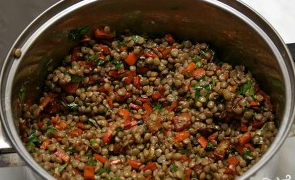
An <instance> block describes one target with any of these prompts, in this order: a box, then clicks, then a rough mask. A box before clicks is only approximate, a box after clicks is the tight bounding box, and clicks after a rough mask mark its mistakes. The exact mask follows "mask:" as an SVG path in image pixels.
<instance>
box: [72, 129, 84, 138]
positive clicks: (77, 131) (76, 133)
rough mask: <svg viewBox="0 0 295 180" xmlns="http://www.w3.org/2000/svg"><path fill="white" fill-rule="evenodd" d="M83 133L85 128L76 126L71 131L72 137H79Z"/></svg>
mask: <svg viewBox="0 0 295 180" xmlns="http://www.w3.org/2000/svg"><path fill="white" fill-rule="evenodd" d="M82 133H83V130H82V129H80V128H76V129H74V130H72V131H71V132H70V136H71V137H79V136H81V135H82Z"/></svg>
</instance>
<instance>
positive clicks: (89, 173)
mask: <svg viewBox="0 0 295 180" xmlns="http://www.w3.org/2000/svg"><path fill="white" fill-rule="evenodd" d="M83 175H84V178H85V179H91V180H92V179H94V176H95V166H90V165H86V166H85V167H84V173H83Z"/></svg>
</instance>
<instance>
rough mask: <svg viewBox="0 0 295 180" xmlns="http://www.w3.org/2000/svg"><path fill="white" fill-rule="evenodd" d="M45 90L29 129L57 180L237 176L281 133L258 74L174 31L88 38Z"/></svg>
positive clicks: (25, 121) (25, 134) (26, 117)
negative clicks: (179, 37) (182, 38)
mask: <svg viewBox="0 0 295 180" xmlns="http://www.w3.org/2000/svg"><path fill="white" fill-rule="evenodd" d="M80 30H81V31H85V29H80ZM79 36H80V35H79ZM74 38H75V37H74ZM45 85H46V87H45V88H44V92H43V96H42V97H41V98H40V101H39V102H38V103H36V104H32V103H31V102H30V101H29V100H26V101H25V103H24V104H23V109H24V110H23V116H22V119H21V120H20V133H21V137H22V140H23V142H24V143H25V145H26V147H27V149H28V151H29V152H30V153H31V154H32V156H33V157H34V158H35V160H36V161H37V162H38V163H39V164H40V165H41V166H42V167H43V168H44V169H45V170H46V171H48V172H49V173H50V174H52V175H53V176H54V177H56V178H57V179H71V180H72V179H105V180H111V179H112V180H117V179H165V180H170V179H184V180H188V179H200V180H204V179H217V180H219V179H234V178H235V177H237V176H239V175H241V174H243V173H244V172H245V171H247V170H248V169H249V168H250V167H251V166H252V165H253V164H254V163H255V162H257V161H258V160H259V158H260V157H261V156H262V155H263V154H264V153H265V152H266V151H267V148H268V146H269V145H270V144H271V142H272V140H273V138H274V137H275V135H276V133H277V128H276V125H275V122H274V115H273V107H272V104H271V102H270V98H269V96H268V95H267V94H266V93H265V92H264V91H262V90H261V89H260V88H259V86H258V84H257V82H256V81H255V79H254V78H253V77H252V74H251V72H249V71H247V70H246V68H245V67H244V66H235V67H233V66H232V65H230V64H227V63H222V62H220V61H218V60H217V59H216V55H215V52H214V51H213V50H211V49H210V48H209V45H208V44H206V43H198V42H197V43H193V42H191V41H189V40H187V41H182V42H177V41H176V40H175V39H174V38H173V36H172V35H170V34H167V35H165V36H164V37H163V38H154V39H152V38H150V37H148V36H147V35H133V34H131V33H130V32H128V31H127V32H126V34H124V35H121V36H120V37H116V36H115V33H114V31H111V29H110V27H108V26H105V27H102V28H98V29H96V30H95V31H94V32H93V35H88V34H87V35H84V34H83V36H81V39H79V43H78V44H77V46H75V47H74V48H73V49H72V50H71V52H70V54H69V55H68V56H66V57H65V58H64V60H63V61H62V65H61V66H59V67H57V68H53V67H49V68H48V76H47V79H46V82H45Z"/></svg>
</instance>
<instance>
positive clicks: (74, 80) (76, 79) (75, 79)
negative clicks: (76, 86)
mask: <svg viewBox="0 0 295 180" xmlns="http://www.w3.org/2000/svg"><path fill="white" fill-rule="evenodd" d="M83 80H84V76H74V75H71V82H72V83H80V82H82V81H83Z"/></svg>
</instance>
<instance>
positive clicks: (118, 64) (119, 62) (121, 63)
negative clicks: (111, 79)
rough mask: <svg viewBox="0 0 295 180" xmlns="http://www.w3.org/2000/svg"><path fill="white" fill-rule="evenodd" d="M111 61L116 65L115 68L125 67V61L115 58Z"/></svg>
mask: <svg viewBox="0 0 295 180" xmlns="http://www.w3.org/2000/svg"><path fill="white" fill-rule="evenodd" d="M111 63H112V64H113V65H115V69H116V70H118V69H122V68H124V63H123V61H117V60H113V61H111Z"/></svg>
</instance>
